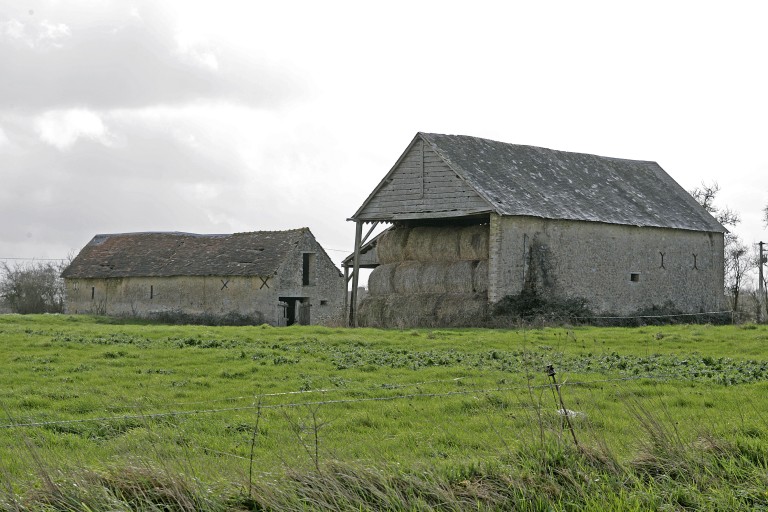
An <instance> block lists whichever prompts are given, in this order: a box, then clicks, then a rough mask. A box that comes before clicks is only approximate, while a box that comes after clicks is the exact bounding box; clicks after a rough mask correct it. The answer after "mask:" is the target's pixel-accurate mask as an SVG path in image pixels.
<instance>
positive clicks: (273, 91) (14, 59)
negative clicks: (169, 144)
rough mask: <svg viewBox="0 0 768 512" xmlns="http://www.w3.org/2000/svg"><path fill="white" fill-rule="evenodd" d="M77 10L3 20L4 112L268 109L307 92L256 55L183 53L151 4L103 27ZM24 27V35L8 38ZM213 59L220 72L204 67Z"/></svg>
mask: <svg viewBox="0 0 768 512" xmlns="http://www.w3.org/2000/svg"><path fill="white" fill-rule="evenodd" d="M107 5H109V4H108V3H107ZM73 13H74V11H73ZM73 13H66V12H64V13H60V14H59V16H60V18H61V19H55V20H51V21H48V20H45V19H43V20H38V19H36V18H35V17H32V16H28V17H26V18H22V21H19V20H17V19H16V18H10V19H6V20H2V19H0V22H4V23H5V24H6V26H7V27H10V28H9V29H7V30H5V31H0V64H1V65H2V75H3V77H4V78H3V80H0V108H2V109H30V110H45V109H50V108H69V107H88V108H95V109H107V108H132V107H139V106H146V105H156V104H178V103H185V102H189V101H194V100H196V99H201V98H203V99H223V100H230V101H234V102H240V103H246V104H249V105H252V106H258V107H266V106H276V105H280V104H281V103H283V102H286V101H289V100H291V99H294V98H296V97H298V96H301V95H302V94H303V91H302V89H301V87H300V86H298V85H297V81H296V80H293V79H292V77H291V76H290V75H289V74H288V73H287V72H285V71H283V70H280V69H277V68H275V67H273V66H269V65H267V64H265V63H260V62H259V59H258V57H257V56H247V57H246V56H244V55H239V54H237V53H235V52H234V51H232V50H231V49H227V48H219V49H218V51H216V52H215V53H211V52H214V51H213V50H198V51H197V54H195V51H192V52H190V53H184V52H182V51H180V49H179V48H178V47H177V44H176V42H175V40H174V37H173V33H172V30H173V27H171V26H169V25H168V24H167V22H166V21H165V20H164V19H163V18H162V16H160V14H159V13H158V12H156V11H153V10H152V8H151V6H146V7H145V8H144V9H143V10H142V16H141V17H140V18H138V17H131V16H128V15H127V14H125V15H124V16H117V15H115V14H114V13H110V16H107V17H106V21H102V22H101V23H82V22H80V21H79V20H78V18H77V17H76V16H75V14H73ZM19 24H23V29H20V28H19V26H18V25H19ZM31 24H35V30H34V31H32V30H31V29H30V28H29V25H31ZM51 27H55V30H52V28H51ZM65 27H66V28H65ZM21 30H23V35H24V37H14V36H13V35H12V34H10V33H9V31H12V32H14V34H16V35H18V33H19V32H20V31H21ZM51 34H53V35H51ZM53 36H55V37H53ZM41 41H46V42H47V43H46V44H40V42H41ZM53 43H55V44H53ZM214 54H215V62H216V64H217V66H216V69H212V67H210V66H206V65H205V63H206V57H207V62H211V61H213V55H214Z"/></svg>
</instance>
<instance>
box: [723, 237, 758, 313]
mask: <svg viewBox="0 0 768 512" xmlns="http://www.w3.org/2000/svg"><path fill="white" fill-rule="evenodd" d="M752 268H754V262H753V261H752V258H750V256H749V254H748V250H747V246H746V245H744V244H743V243H741V241H740V240H739V239H738V237H737V238H736V239H735V240H734V241H733V242H732V243H731V244H729V245H728V247H726V249H725V288H726V290H727V292H728V294H729V295H730V298H731V307H732V309H733V311H738V310H739V297H740V296H741V290H742V287H743V286H744V280H745V278H746V276H747V273H748V272H749V271H750V270H751V269H752Z"/></svg>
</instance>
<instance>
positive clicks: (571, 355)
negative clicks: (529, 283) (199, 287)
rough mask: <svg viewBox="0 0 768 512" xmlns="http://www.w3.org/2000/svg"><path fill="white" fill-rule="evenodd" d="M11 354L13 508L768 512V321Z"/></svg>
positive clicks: (104, 325) (268, 333)
mask: <svg viewBox="0 0 768 512" xmlns="http://www.w3.org/2000/svg"><path fill="white" fill-rule="evenodd" d="M0 355H1V357H2V359H1V360H2V372H0V406H2V414H3V418H2V421H0V479H2V487H0V508H2V509H6V510H101V509H112V510H227V509H243V510H248V509H252V510H262V509H272V510H315V509H329V510H331V509H347V510H375V509H389V510H505V509H506V510H550V509H551V510H605V509H617V510H618V509H621V510H627V509H629V510H632V509H635V510H648V509H664V508H668V509H670V510H683V509H686V508H696V509H711V510H724V509H750V508H752V509H763V510H764V509H765V508H768V493H767V492H766V490H767V489H768V327H766V326H755V325H746V326H717V327H715V326H710V325H682V326H654V327H645V328H588V327H576V328H545V329H519V330H483V329H466V330H464V329H461V330H369V329H355V330H351V329H340V328H323V327H289V328H272V327H269V326H255V327H201V326H164V325H154V324H142V323H129V322H125V321H118V320H114V319H106V318H97V317H86V316H55V315H54V316H17V315H6V316H0ZM549 364H551V365H553V367H554V368H555V370H556V371H557V374H556V376H555V378H556V379H557V381H558V383H561V384H562V385H561V387H560V391H561V393H562V399H563V403H564V404H565V407H566V408H567V409H568V410H570V411H573V413H572V414H570V415H569V416H568V418H565V417H564V416H563V415H562V414H561V413H560V412H561V411H560V409H561V405H560V403H559V398H558V396H557V393H556V390H555V388H554V387H553V386H552V385H551V383H552V380H551V379H550V377H549V376H548V375H547V372H546V367H547V365H549ZM566 419H567V420H569V421H570V422H571V425H572V431H571V429H569V428H568V425H567V423H566ZM574 437H575V441H574Z"/></svg>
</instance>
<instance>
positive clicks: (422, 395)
mask: <svg viewBox="0 0 768 512" xmlns="http://www.w3.org/2000/svg"><path fill="white" fill-rule="evenodd" d="M673 379H674V380H680V376H679V375H671V374H669V375H642V376H631V377H620V378H610V379H594V380H589V381H568V380H566V381H564V382H562V383H560V384H558V386H560V387H567V386H573V387H579V386H587V387H588V386H594V385H596V384H608V383H619V382H628V381H638V380H655V381H661V382H667V381H671V380H673ZM457 380H461V379H448V380H433V381H424V382H423V383H416V384H410V385H408V386H410V387H418V386H420V385H424V384H427V383H440V382H451V381H454V382H455V381H457ZM386 386H388V385H382V386H380V387H378V388H371V387H366V388H360V389H358V390H350V389H345V388H339V389H313V390H301V391H286V392H281V393H264V394H258V395H252V396H251V395H243V396H238V397H231V398H223V399H212V400H203V401H195V402H185V403H176V404H175V405H199V404H205V403H218V402H222V401H230V402H233V401H239V400H251V403H250V404H248V405H242V406H235V407H214V408H200V409H191V410H171V411H162V412H147V413H138V414H127V415H114V416H100V417H93V418H78V419H62V420H45V421H42V420H40V421H35V420H33V421H22V422H10V423H7V424H2V425H0V429H13V428H32V427H46V426H54V425H71V424H78V423H90V422H97V423H107V422H119V421H130V420H149V419H157V418H166V417H175V416H197V415H208V414H218V413H227V412H238V411H253V410H256V409H260V410H270V409H290V408H301V407H314V406H324V405H338V404H356V403H370V402H389V401H397V400H413V399H435V398H447V397H455V396H466V395H485V394H489V393H499V392H512V391H531V390H543V389H549V388H551V387H552V384H520V385H513V386H497V387H489V388H471V389H464V390H457V391H443V392H416V393H404V394H399V395H389V396H374V397H363V398H338V399H329V400H311V401H302V402H288V403H280V404H266V403H264V400H265V399H267V398H271V397H281V396H294V395H306V394H329V393H335V392H339V393H342V392H343V393H348V394H349V393H355V392H356V391H357V392H360V391H371V390H372V389H379V390H385V389H398V388H403V387H405V386H392V387H389V388H387V387H386ZM131 407H135V408H142V407H143V406H141V405H133V406H131Z"/></svg>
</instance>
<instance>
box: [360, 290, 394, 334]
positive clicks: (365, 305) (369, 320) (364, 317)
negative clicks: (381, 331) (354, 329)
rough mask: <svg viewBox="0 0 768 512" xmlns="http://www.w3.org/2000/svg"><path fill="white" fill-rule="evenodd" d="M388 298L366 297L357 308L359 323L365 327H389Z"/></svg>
mask: <svg viewBox="0 0 768 512" xmlns="http://www.w3.org/2000/svg"><path fill="white" fill-rule="evenodd" d="M386 312H387V297H386V296H372V295H368V296H366V297H365V298H364V299H363V300H362V301H360V304H359V306H358V308H357V323H358V324H359V325H361V326H363V327H387V319H386Z"/></svg>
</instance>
